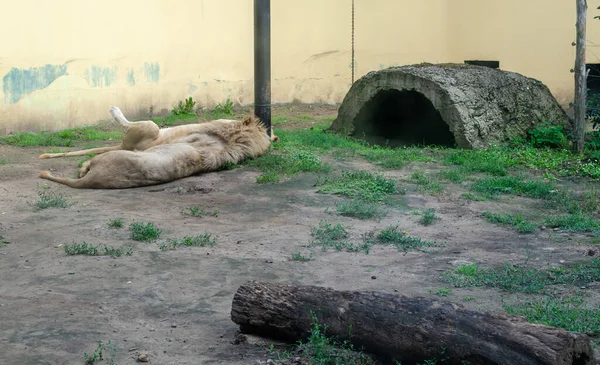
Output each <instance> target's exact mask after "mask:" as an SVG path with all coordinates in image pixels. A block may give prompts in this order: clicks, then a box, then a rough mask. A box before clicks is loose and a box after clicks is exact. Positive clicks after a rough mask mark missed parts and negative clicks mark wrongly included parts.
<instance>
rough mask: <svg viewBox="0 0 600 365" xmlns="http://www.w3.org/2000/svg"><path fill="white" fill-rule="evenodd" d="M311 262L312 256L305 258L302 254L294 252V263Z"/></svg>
mask: <svg viewBox="0 0 600 365" xmlns="http://www.w3.org/2000/svg"><path fill="white" fill-rule="evenodd" d="M310 260H312V257H311V256H304V255H302V254H301V253H300V252H294V253H292V261H301V262H307V261H310Z"/></svg>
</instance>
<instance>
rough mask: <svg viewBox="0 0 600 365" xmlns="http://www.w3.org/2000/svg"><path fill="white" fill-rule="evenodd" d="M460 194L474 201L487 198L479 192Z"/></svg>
mask: <svg viewBox="0 0 600 365" xmlns="http://www.w3.org/2000/svg"><path fill="white" fill-rule="evenodd" d="M461 196H462V197H463V199H467V200H472V201H475V202H482V201H486V200H489V198H488V197H485V196H483V195H479V194H474V193H463V194H462V195H461Z"/></svg>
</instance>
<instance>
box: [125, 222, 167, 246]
mask: <svg viewBox="0 0 600 365" xmlns="http://www.w3.org/2000/svg"><path fill="white" fill-rule="evenodd" d="M129 230H130V231H131V239H133V240H135V241H143V242H151V241H155V240H157V239H158V238H159V237H160V235H161V233H162V230H160V229H159V228H157V227H156V226H155V225H154V223H153V222H148V223H141V222H135V223H131V224H130V225H129Z"/></svg>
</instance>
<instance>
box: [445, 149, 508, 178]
mask: <svg viewBox="0 0 600 365" xmlns="http://www.w3.org/2000/svg"><path fill="white" fill-rule="evenodd" d="M442 162H443V163H445V164H447V165H458V166H460V168H461V170H462V171H463V173H470V174H473V173H485V174H489V175H493V176H506V175H508V168H509V167H511V166H514V165H515V164H516V161H515V160H514V159H513V158H511V156H510V154H507V153H505V151H504V150H500V149H487V150H460V151H452V152H449V153H447V154H446V155H445V156H444V157H443V158H442Z"/></svg>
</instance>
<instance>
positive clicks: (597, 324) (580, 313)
mask: <svg viewBox="0 0 600 365" xmlns="http://www.w3.org/2000/svg"><path fill="white" fill-rule="evenodd" d="M503 307H504V310H505V311H506V312H507V313H508V314H512V315H518V316H523V317H525V318H527V321H529V322H532V323H540V324H544V325H546V326H552V327H557V328H564V329H566V330H567V331H574V332H580V333H585V334H587V335H590V336H594V335H598V334H599V333H600V308H594V309H592V308H587V307H586V306H585V304H584V301H583V299H582V298H580V297H577V296H572V297H568V298H544V299H541V300H530V301H527V302H524V303H521V304H518V305H508V304H504V305H503Z"/></svg>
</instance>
